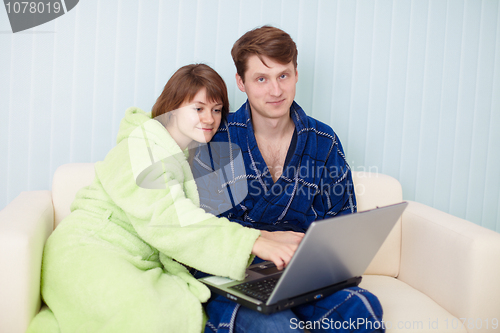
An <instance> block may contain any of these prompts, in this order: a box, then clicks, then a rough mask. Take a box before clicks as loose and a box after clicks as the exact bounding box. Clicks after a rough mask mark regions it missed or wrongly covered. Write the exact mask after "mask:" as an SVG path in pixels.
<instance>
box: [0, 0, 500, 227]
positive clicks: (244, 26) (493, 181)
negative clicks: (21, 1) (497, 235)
mask: <svg viewBox="0 0 500 333" xmlns="http://www.w3.org/2000/svg"><path fill="white" fill-rule="evenodd" d="M499 17H500V3H499V1H498V0H357V1H354V0H338V1H335V0H331V1H330V0H317V1H314V0H307V1H306V0H302V1H301V0H282V1H279V0H265V1H264V0H262V1H248V0H239V1H234V0H219V1H217V0H198V1H196V0H190V1H165V0H123V1H118V0H81V1H80V2H79V4H78V5H77V6H76V7H75V8H74V9H73V10H71V11H70V12H68V13H66V14H65V15H63V16H61V17H59V18H58V19H56V20H54V21H51V22H48V23H46V24H44V25H42V26H39V27H36V28H33V29H30V30H28V31H26V32H20V33H16V34H12V33H11V32H10V26H9V23H8V19H7V15H6V12H5V10H3V8H0V112H1V116H2V121H1V122H0V156H1V157H0V208H3V207H4V206H5V205H6V204H7V203H8V202H10V201H11V200H12V199H13V198H14V197H16V196H17V195H18V194H19V192H21V191H26V190H38V189H50V187H51V181H52V178H51V177H52V174H53V172H54V170H55V169H56V168H57V167H58V166H59V165H61V164H64V163H68V162H90V161H98V160H101V159H102V158H103V157H104V156H105V154H106V152H107V151H109V149H111V148H112V147H113V145H114V140H115V137H116V134H117V130H118V125H119V121H120V119H121V117H122V115H123V113H124V110H125V109H126V108H127V107H129V106H132V105H134V106H138V107H141V108H143V109H145V110H149V109H150V108H151V106H152V105H153V104H154V101H155V98H156V97H157V96H158V95H159V93H160V92H161V90H162V87H163V85H164V84H165V83H166V81H167V80H168V78H169V77H170V75H171V74H172V73H173V72H174V71H175V70H176V69H177V68H178V67H180V66H182V65H185V64H188V63H192V62H204V63H207V64H209V65H211V66H212V67H214V68H215V69H216V70H217V71H218V72H219V73H220V74H221V75H222V76H223V77H224V79H225V80H226V82H227V84H228V89H229V96H230V102H231V105H232V109H233V110H234V109H236V108H237V107H238V106H239V105H240V104H241V103H243V102H244V100H245V95H244V94H243V93H241V92H240V91H239V90H238V89H237V87H236V85H235V82H234V72H235V70H234V66H233V64H232V60H231V57H230V49H231V46H232V44H233V43H234V41H235V40H236V39H237V38H238V37H239V36H240V35H241V34H243V33H244V32H246V31H247V30H249V29H252V28H254V27H256V26H260V25H263V24H272V25H275V26H278V27H280V28H282V29H284V30H286V31H287V32H288V33H290V35H291V36H292V37H293V38H294V40H295V41H296V42H297V45H298V47H299V67H298V69H299V83H298V88H297V90H298V93H297V97H296V100H297V102H298V103H299V104H300V105H301V106H302V107H303V108H304V109H305V110H306V111H307V112H308V113H309V114H310V115H312V116H314V117H316V118H318V119H320V120H322V121H324V122H327V123H328V124H330V125H331V126H332V127H333V128H334V129H335V131H336V132H337V134H338V135H339V136H340V138H341V140H342V143H343V145H344V149H345V151H346V155H347V158H348V160H349V161H350V164H351V166H352V168H353V169H354V170H371V171H378V172H381V173H385V174H389V175H391V176H394V177H395V178H397V179H399V181H400V182H401V183H402V185H403V190H404V197H405V198H406V199H410V200H416V201H419V202H422V203H425V204H428V205H430V206H433V207H436V208H438V209H441V210H443V211H446V212H449V213H451V214H453V215H456V216H459V217H462V218H465V219H468V220H470V221H472V222H474V223H477V224H479V225H483V226H485V227H487V228H489V229H492V230H496V231H500V212H499V210H498V206H499V205H500V173H499V172H498V170H499V169H500V167H499V166H500V148H499V147H498V142H500V130H499V129H500V19H499ZM497 168H498V169H497Z"/></svg>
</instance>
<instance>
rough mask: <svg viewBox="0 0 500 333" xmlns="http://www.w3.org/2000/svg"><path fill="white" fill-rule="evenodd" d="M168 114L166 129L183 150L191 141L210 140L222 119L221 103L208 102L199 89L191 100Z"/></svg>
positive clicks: (202, 91) (204, 94) (204, 91)
mask: <svg viewBox="0 0 500 333" xmlns="http://www.w3.org/2000/svg"><path fill="white" fill-rule="evenodd" d="M170 112H171V113H172V114H171V118H170V121H169V123H168V124H167V126H166V128H167V130H168V132H169V133H170V135H171V136H172V138H173V139H174V140H175V141H176V142H177V144H178V145H179V146H180V147H181V149H185V148H186V147H187V146H188V145H189V144H190V143H191V142H193V141H196V142H200V143H203V142H209V141H210V140H212V137H213V136H214V135H215V133H216V132H217V129H218V128H219V125H220V122H221V119H222V103H220V102H213V101H210V100H208V99H207V96H206V89H205V88H201V89H200V90H199V91H198V92H197V93H196V95H195V96H194V97H193V100H191V101H189V102H184V103H183V104H182V105H181V106H180V107H179V108H178V109H177V110H173V111H170Z"/></svg>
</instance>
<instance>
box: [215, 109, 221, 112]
mask: <svg viewBox="0 0 500 333" xmlns="http://www.w3.org/2000/svg"><path fill="white" fill-rule="evenodd" d="M214 112H222V110H221V109H214Z"/></svg>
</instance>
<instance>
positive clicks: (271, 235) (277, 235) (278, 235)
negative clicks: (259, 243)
mask: <svg viewBox="0 0 500 333" xmlns="http://www.w3.org/2000/svg"><path fill="white" fill-rule="evenodd" d="M260 234H261V236H262V237H264V238H267V239H270V240H274V241H276V242H281V243H288V244H295V245H299V243H300V242H301V241H302V238H304V234H303V233H302V232H295V231H273V232H269V231H265V230H261V231H260Z"/></svg>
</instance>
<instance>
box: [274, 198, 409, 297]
mask: <svg viewBox="0 0 500 333" xmlns="http://www.w3.org/2000/svg"><path fill="white" fill-rule="evenodd" d="M407 205H408V203H407V202H401V203H398V204H395V205H390V206H385V207H380V208H378V207H377V208H375V209H372V210H368V211H363V212H358V213H354V214H348V215H342V216H339V217H333V218H330V219H325V220H321V221H316V222H313V223H312V224H311V226H310V227H309V228H308V230H307V233H306V235H305V236H304V238H303V239H302V242H301V243H300V245H299V247H298V248H297V251H296V252H295V254H294V256H293V257H292V260H291V261H290V263H289V264H288V266H287V268H286V269H285V270H284V271H283V274H282V276H281V278H280V280H279V281H278V284H277V285H276V288H275V289H274V291H273V292H272V294H271V296H270V298H269V299H268V301H267V302H266V303H267V304H273V303H275V302H278V301H280V300H282V299H287V298H291V297H294V296H296V295H298V294H303V293H307V292H310V291H314V290H318V289H321V288H325V287H328V286H330V285H333V284H336V283H339V282H342V281H345V280H348V279H349V278H352V277H355V276H361V275H362V274H363V273H364V272H365V270H366V269H367V268H368V265H369V264H370V262H371V261H372V260H373V258H374V257H375V255H376V254H377V252H378V250H379V249H380V247H381V246H382V244H383V243H384V241H385V239H386V238H387V236H388V235H389V233H390V232H391V230H392V228H393V227H394V225H395V224H396V222H397V221H398V219H399V217H400V216H401V214H402V213H403V211H404V210H405V208H406V206H407Z"/></svg>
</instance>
